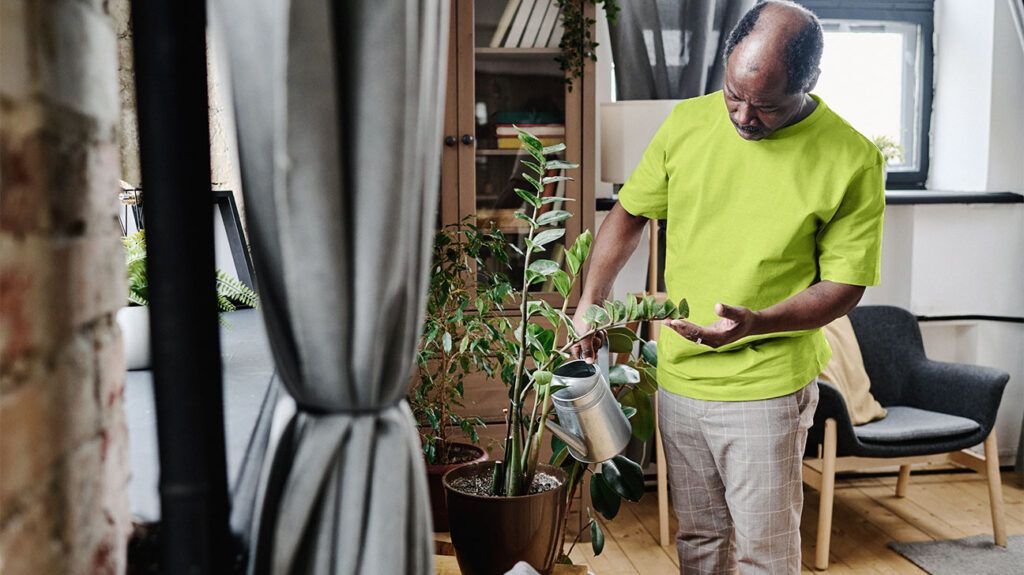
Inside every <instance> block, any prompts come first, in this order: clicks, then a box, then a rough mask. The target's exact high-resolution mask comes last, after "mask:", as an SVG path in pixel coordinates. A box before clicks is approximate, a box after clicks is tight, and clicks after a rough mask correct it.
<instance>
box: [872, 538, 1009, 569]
mask: <svg viewBox="0 0 1024 575" xmlns="http://www.w3.org/2000/svg"><path fill="white" fill-rule="evenodd" d="M889 547H891V548H892V549H894V550H895V551H896V552H897V553H899V554H900V555H902V556H904V557H906V558H907V559H909V560H911V561H913V562H914V564H915V565H917V566H918V567H920V568H921V569H924V570H925V571H927V572H928V573H930V574H931V575H964V574H965V573H969V574H970V575H1008V574H1017V573H1024V535H1014V536H1011V537H1009V541H1008V545H1007V547H1006V548H1005V549H1004V548H1002V547H997V546H996V545H995V544H994V543H992V536H991V535H975V536H973V537H965V538H963V539H953V540H949V541H919V542H916V543H890V544H889Z"/></svg>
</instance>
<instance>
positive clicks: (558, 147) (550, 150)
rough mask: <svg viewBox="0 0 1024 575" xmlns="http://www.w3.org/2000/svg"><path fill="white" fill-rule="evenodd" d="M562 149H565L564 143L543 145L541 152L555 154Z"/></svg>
mask: <svg viewBox="0 0 1024 575" xmlns="http://www.w3.org/2000/svg"><path fill="white" fill-rule="evenodd" d="M563 150H565V143H560V144H554V145H552V146H545V147H544V150H543V153H544V155H545V156H546V155H548V154H557V153H558V152H561V151H563Z"/></svg>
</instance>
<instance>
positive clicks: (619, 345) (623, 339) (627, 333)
mask: <svg viewBox="0 0 1024 575" xmlns="http://www.w3.org/2000/svg"><path fill="white" fill-rule="evenodd" d="M605 333H606V335H607V336H608V349H609V350H610V351H611V352H612V353H631V352H632V351H633V342H634V341H635V340H636V334H635V333H633V330H631V329H629V328H628V327H622V326H620V327H613V328H609V329H608V330H607V331H606V332H605Z"/></svg>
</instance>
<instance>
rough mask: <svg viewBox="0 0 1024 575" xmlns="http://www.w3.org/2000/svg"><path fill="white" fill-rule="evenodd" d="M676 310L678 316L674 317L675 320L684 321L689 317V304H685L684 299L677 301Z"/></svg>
mask: <svg viewBox="0 0 1024 575" xmlns="http://www.w3.org/2000/svg"><path fill="white" fill-rule="evenodd" d="M676 308H677V309H678V310H679V315H678V316H676V318H677V319H680V318H681V319H686V318H688V317H690V304H689V303H687V302H686V298H683V299H681V300H679V303H678V304H677V305H676Z"/></svg>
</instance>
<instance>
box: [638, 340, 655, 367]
mask: <svg viewBox="0 0 1024 575" xmlns="http://www.w3.org/2000/svg"><path fill="white" fill-rule="evenodd" d="M640 357H642V358H643V359H644V361H646V362H647V363H649V364H651V365H653V366H655V367H657V366H658V342H656V341H647V342H644V344H643V345H642V346H640Z"/></svg>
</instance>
